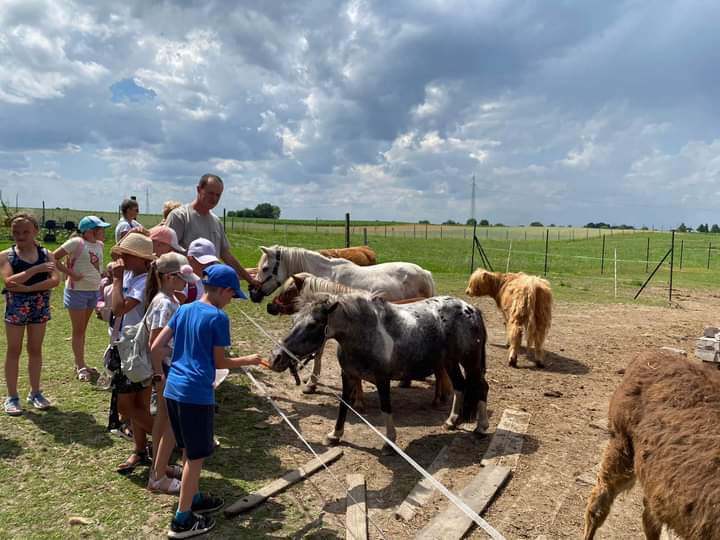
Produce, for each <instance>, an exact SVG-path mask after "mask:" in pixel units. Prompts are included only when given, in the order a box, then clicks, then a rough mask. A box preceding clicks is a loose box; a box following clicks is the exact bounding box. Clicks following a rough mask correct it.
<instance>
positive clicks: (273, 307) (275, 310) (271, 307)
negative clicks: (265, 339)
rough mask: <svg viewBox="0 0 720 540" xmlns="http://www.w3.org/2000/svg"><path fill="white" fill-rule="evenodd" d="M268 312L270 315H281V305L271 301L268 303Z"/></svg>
mask: <svg viewBox="0 0 720 540" xmlns="http://www.w3.org/2000/svg"><path fill="white" fill-rule="evenodd" d="M267 312H268V315H280V313H281V311H280V306H279V305H277V304H273V303H272V302H271V303H270V304H268V305H267Z"/></svg>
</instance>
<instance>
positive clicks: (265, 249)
mask: <svg viewBox="0 0 720 540" xmlns="http://www.w3.org/2000/svg"><path fill="white" fill-rule="evenodd" d="M260 251H262V252H263V253H264V254H265V255H267V254H268V248H266V247H265V246H260Z"/></svg>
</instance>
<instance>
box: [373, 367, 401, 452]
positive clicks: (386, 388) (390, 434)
mask: <svg viewBox="0 0 720 540" xmlns="http://www.w3.org/2000/svg"><path fill="white" fill-rule="evenodd" d="M375 385H376V386H377V389H378V395H379V396H380V410H381V411H382V414H383V419H384V420H385V436H386V437H387V438H388V439H390V440H391V441H392V442H395V439H396V438H397V433H396V432H395V421H394V420H393V415H392V407H391V406H390V380H389V379H382V378H379V377H376V382H375ZM381 452H382V455H383V456H391V455H393V454H394V453H395V451H394V450H393V448H392V446H390V445H389V444H388V443H385V444H384V445H383V447H382V450H381Z"/></svg>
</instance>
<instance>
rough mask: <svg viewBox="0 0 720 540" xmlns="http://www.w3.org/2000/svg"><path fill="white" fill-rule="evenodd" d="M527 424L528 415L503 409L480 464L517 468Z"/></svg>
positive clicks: (528, 422)
mask: <svg viewBox="0 0 720 540" xmlns="http://www.w3.org/2000/svg"><path fill="white" fill-rule="evenodd" d="M529 424H530V413H526V412H523V411H515V410H512V409H505V410H504V411H503V414H502V417H501V418H500V422H499V423H498V425H497V428H495V433H494V434H493V437H492V440H491V441H490V445H489V446H488V447H487V450H485V455H484V456H483V460H482V464H483V465H502V466H503V467H508V468H509V469H514V468H515V467H517V462H518V460H519V459H520V454H521V452H522V447H523V442H524V441H525V437H524V435H525V433H526V432H527V429H528V425H529Z"/></svg>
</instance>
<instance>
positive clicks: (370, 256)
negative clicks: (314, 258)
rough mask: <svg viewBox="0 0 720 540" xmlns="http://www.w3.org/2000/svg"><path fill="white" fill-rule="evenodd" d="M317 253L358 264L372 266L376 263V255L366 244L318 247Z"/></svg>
mask: <svg viewBox="0 0 720 540" xmlns="http://www.w3.org/2000/svg"><path fill="white" fill-rule="evenodd" d="M318 253H320V254H321V255H325V256H326V257H328V258H330V259H345V260H347V261H350V262H354V263H355V264H357V265H358V266H372V265H373V264H377V255H375V252H374V251H373V250H372V249H370V248H369V247H368V246H356V247H349V248H338V249H320V250H318Z"/></svg>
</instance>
